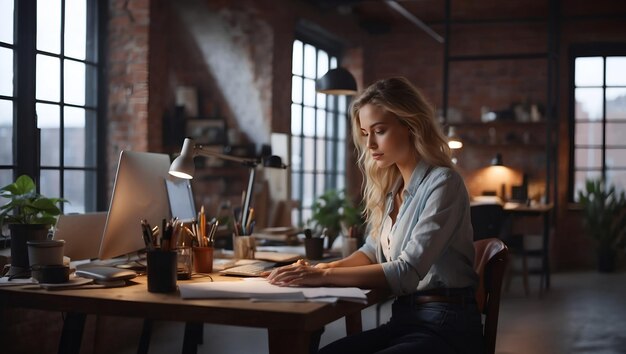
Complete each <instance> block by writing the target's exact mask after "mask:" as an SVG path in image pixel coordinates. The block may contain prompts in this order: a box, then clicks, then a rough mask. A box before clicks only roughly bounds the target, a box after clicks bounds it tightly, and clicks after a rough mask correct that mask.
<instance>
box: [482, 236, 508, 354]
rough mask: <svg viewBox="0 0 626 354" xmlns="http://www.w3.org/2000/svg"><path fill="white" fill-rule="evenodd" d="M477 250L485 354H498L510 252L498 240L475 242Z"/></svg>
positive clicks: (490, 239)
mask: <svg viewBox="0 0 626 354" xmlns="http://www.w3.org/2000/svg"><path fill="white" fill-rule="evenodd" d="M474 250H475V253H476V256H475V258H474V270H475V271H476V273H477V274H478V277H479V283H478V289H476V303H477V304H478V309H479V310H480V312H481V313H482V314H483V315H484V316H485V317H484V324H483V336H484V341H485V350H486V351H485V353H487V354H494V353H495V350H496V335H497V331H498V316H499V313H500V295H501V293H502V280H503V278H504V271H505V269H506V265H507V263H508V255H509V250H508V248H507V247H506V245H505V244H504V242H502V241H501V240H499V239H497V238H487V239H482V240H478V241H474Z"/></svg>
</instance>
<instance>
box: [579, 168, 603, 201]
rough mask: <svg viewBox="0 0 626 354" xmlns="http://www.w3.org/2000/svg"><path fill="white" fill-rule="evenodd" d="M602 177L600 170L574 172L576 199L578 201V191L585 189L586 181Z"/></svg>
mask: <svg viewBox="0 0 626 354" xmlns="http://www.w3.org/2000/svg"><path fill="white" fill-rule="evenodd" d="M601 177H602V173H600V171H576V172H575V173H574V201H576V202H577V201H578V192H579V191H584V190H585V182H586V181H587V180H588V179H598V178H601Z"/></svg>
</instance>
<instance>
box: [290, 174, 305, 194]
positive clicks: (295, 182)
mask: <svg viewBox="0 0 626 354" xmlns="http://www.w3.org/2000/svg"><path fill="white" fill-rule="evenodd" d="M300 176H302V174H300V173H292V174H291V199H293V200H300Z"/></svg>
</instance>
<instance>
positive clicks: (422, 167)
mask: <svg viewBox="0 0 626 354" xmlns="http://www.w3.org/2000/svg"><path fill="white" fill-rule="evenodd" d="M430 168H431V165H429V164H428V163H426V162H425V161H424V160H423V159H422V160H420V161H419V162H418V163H417V166H415V169H414V170H413V173H412V174H411V179H410V180H409V185H408V187H406V188H405V191H406V192H407V193H408V194H409V195H411V196H415V192H416V191H417V187H419V185H420V184H422V182H423V181H424V178H425V177H426V175H427V174H428V171H430Z"/></svg>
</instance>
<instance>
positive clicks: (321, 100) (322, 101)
mask: <svg viewBox="0 0 626 354" xmlns="http://www.w3.org/2000/svg"><path fill="white" fill-rule="evenodd" d="M315 97H316V101H315V103H316V104H317V107H318V108H326V97H327V95H326V94H323V93H317V94H316V96H315Z"/></svg>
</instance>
